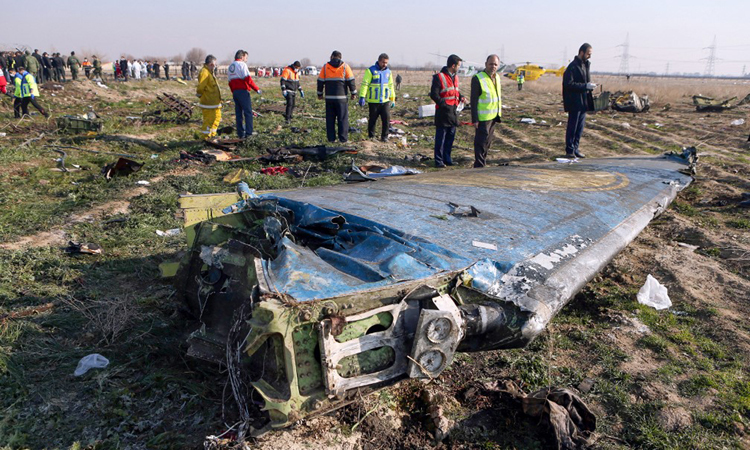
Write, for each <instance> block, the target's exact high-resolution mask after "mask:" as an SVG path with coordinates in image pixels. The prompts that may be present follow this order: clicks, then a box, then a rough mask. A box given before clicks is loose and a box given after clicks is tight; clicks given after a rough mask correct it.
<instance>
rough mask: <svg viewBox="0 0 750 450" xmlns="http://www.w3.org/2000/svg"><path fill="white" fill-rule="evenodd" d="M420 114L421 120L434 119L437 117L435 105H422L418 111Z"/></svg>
mask: <svg viewBox="0 0 750 450" xmlns="http://www.w3.org/2000/svg"><path fill="white" fill-rule="evenodd" d="M417 112H418V114H419V118H420V119H423V118H425V117H433V116H434V115H435V104H434V103H433V104H431V105H422V106H420V107H419V109H418V110H417Z"/></svg>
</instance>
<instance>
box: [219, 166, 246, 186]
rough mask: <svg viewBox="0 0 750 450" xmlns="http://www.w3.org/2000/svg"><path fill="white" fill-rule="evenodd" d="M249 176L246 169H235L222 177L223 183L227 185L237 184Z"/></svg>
mask: <svg viewBox="0 0 750 450" xmlns="http://www.w3.org/2000/svg"><path fill="white" fill-rule="evenodd" d="M249 174H250V172H249V171H248V170H247V169H237V170H234V171H232V172H229V173H228V174H226V176H224V182H225V183H229V184H237V183H239V182H240V181H242V179H243V178H245V177H246V176H248V175H249Z"/></svg>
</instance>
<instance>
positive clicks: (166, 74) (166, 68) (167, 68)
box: [164, 61, 169, 80]
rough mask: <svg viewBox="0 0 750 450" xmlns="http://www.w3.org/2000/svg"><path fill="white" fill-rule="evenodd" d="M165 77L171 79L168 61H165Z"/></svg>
mask: <svg viewBox="0 0 750 450" xmlns="http://www.w3.org/2000/svg"><path fill="white" fill-rule="evenodd" d="M164 78H166V79H167V80H169V64H167V62H166V61H164Z"/></svg>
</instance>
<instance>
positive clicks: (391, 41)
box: [0, 0, 750, 75]
mask: <svg viewBox="0 0 750 450" xmlns="http://www.w3.org/2000/svg"><path fill="white" fill-rule="evenodd" d="M13 5H15V6H13ZM13 5H10V8H11V9H10V11H12V10H13V9H14V8H15V7H16V6H19V5H21V4H20V3H14V4H13ZM27 5H31V6H32V7H33V8H34V10H35V11H36V12H34V14H33V19H29V20H26V19H19V20H6V21H4V24H3V27H2V32H1V33H0V45H2V46H5V47H9V46H12V45H18V44H23V45H28V46H31V47H32V48H39V49H40V50H47V51H50V50H57V51H60V52H66V53H67V52H69V51H70V50H77V51H78V52H79V53H80V52H83V51H87V50H95V51H97V52H99V53H100V54H102V53H103V54H105V55H106V56H107V57H108V59H112V58H116V57H118V56H120V54H121V53H130V54H132V55H135V56H146V55H154V56H167V57H171V56H173V55H177V54H181V53H183V54H184V53H185V52H187V51H188V50H189V49H190V48H192V47H201V48H204V49H205V50H207V51H208V52H210V53H213V54H215V55H216V56H217V57H218V58H219V59H220V60H222V59H229V58H230V57H231V56H232V55H233V54H234V51H235V50H237V49H238V48H243V49H245V50H247V51H248V52H249V53H250V56H249V60H250V61H252V62H264V63H268V64H270V63H276V64H284V63H290V62H291V61H294V60H295V59H302V58H304V57H308V58H310V59H311V60H312V61H313V63H314V64H317V65H321V64H323V63H324V62H326V61H327V60H328V56H329V55H330V53H331V51H332V50H334V49H337V50H340V51H341V52H342V53H343V54H344V60H346V61H348V62H350V63H354V64H358V63H363V64H364V63H366V64H370V63H372V62H374V61H375V59H376V58H377V55H378V54H379V53H381V52H387V53H389V54H390V57H391V62H392V63H394V64H397V63H400V62H403V63H406V64H410V65H420V66H421V65H424V64H425V63H427V62H437V61H438V60H439V62H440V64H441V65H442V64H444V60H445V58H438V57H436V56H434V55H431V54H430V53H441V54H444V55H447V54H449V53H456V54H458V55H459V56H461V57H462V58H464V59H465V60H467V61H476V62H483V61H484V59H485V57H486V55H487V54H488V53H498V54H500V53H501V51H502V50H503V49H504V52H503V56H504V61H505V62H506V63H517V62H525V61H531V62H536V63H539V64H562V63H563V62H564V61H568V60H570V59H571V58H572V57H573V56H574V55H575V53H576V50H577V49H578V47H579V46H580V45H581V43H583V42H589V43H591V44H592V46H593V48H594V53H593V58H592V65H593V69H594V70H601V71H617V70H618V69H619V67H620V58H619V57H618V56H619V55H621V54H622V51H623V48H622V47H618V45H621V44H622V43H624V41H625V37H626V34H627V33H629V34H630V72H639V71H643V72H646V71H654V72H657V73H664V72H665V70H666V67H667V63H669V71H670V72H672V73H674V72H700V73H703V72H704V70H705V69H706V60H705V58H707V57H708V56H709V50H708V49H706V47H709V46H710V45H711V43H712V41H713V39H714V35H716V42H717V46H716V58H717V59H716V69H715V72H716V73H717V74H729V75H741V74H742V71H743V66H745V65H747V66H748V68H749V69H748V70H749V71H750V38H749V37H748V36H750V32H748V20H750V1H748V0H713V1H707V0H701V1H697V0H680V1H677V0H668V1H661V0H650V1H643V0H628V1H610V0H600V1H597V2H589V1H579V2H576V1H566V2H560V1H547V0H513V1H499V0H495V1H489V0H473V1H470V2H456V1H444V0H433V1H411V0H401V1H390V0H379V1H376V2H368V1H359V0H353V1H341V0H339V1H329V0H312V1H303V0H285V1H278V2H277V1H265V2H259V1H251V2H250V1H246V2H241V1H228V0H182V1H173V0H148V1H147V0H125V1H118V2H113V1H107V0H66V1H60V0H57V1H51V0H35V1H33V2H31V3H27Z"/></svg>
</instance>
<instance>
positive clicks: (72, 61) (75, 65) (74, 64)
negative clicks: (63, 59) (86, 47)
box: [68, 52, 81, 80]
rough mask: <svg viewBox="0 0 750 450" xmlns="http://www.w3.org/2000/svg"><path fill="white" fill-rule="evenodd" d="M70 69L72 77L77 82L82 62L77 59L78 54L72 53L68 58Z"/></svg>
mask: <svg viewBox="0 0 750 450" xmlns="http://www.w3.org/2000/svg"><path fill="white" fill-rule="evenodd" d="M68 67H70V77H71V78H72V79H73V80H77V79H78V69H80V68H81V61H79V60H78V58H77V57H76V52H70V56H68Z"/></svg>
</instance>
